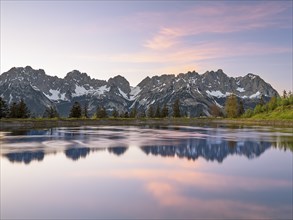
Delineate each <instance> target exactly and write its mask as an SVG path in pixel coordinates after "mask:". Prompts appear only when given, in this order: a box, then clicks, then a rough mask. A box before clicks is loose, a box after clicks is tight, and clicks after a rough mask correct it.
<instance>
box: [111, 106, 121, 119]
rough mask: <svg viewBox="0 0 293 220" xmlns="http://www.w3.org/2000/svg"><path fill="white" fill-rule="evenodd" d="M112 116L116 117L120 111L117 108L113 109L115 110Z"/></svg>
mask: <svg viewBox="0 0 293 220" xmlns="http://www.w3.org/2000/svg"><path fill="white" fill-rule="evenodd" d="M112 116H113V117H114V118H117V117H118V116H119V113H118V111H117V110H116V108H114V110H113V112H112Z"/></svg>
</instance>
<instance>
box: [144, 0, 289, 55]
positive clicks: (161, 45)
mask: <svg viewBox="0 0 293 220" xmlns="http://www.w3.org/2000/svg"><path fill="white" fill-rule="evenodd" d="M289 6H290V5H289ZM286 10H288V4H282V3H279V2H278V3H276V2H260V3H258V4H255V5H254V6H251V5H242V6H239V5H237V4H234V5H231V4H227V3H221V2H220V3H218V4H217V5H216V6H215V5H212V6H211V5H203V6H199V7H195V8H191V9H187V10H185V11H181V12H180V13H176V14H175V13H174V14H172V13H171V14H170V13H166V14H165V16H166V18H164V19H162V17H160V20H159V21H157V24H158V23H159V24H160V22H162V24H160V26H161V27H160V28H159V29H158V30H157V31H156V32H155V33H154V34H153V36H152V37H151V38H150V39H147V40H146V43H145V44H144V46H145V47H147V48H149V49H153V50H161V49H169V48H171V47H172V46H177V45H178V44H180V43H184V42H183V41H184V39H183V38H184V37H188V36H196V35H200V34H206V33H213V34H215V33H217V34H226V33H232V32H241V31H249V30H254V29H260V28H267V27H278V28H284V27H288V28H289V27H291V26H292V24H290V23H288V22H284V20H286V19H287V20H288V17H286V16H287V15H286V14H285V15H284V16H283V17H282V16H281V17H280V18H279V19H278V20H277V19H275V16H276V15H277V14H281V13H282V12H284V11H286ZM168 17H170V18H172V17H176V20H175V21H174V19H170V21H172V22H169V20H168V19H167V18H168Z"/></svg>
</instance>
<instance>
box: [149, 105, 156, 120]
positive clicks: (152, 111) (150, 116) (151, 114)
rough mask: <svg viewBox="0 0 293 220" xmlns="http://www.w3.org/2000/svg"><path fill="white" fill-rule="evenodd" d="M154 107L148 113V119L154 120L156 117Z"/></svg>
mask: <svg viewBox="0 0 293 220" xmlns="http://www.w3.org/2000/svg"><path fill="white" fill-rule="evenodd" d="M154 115H155V114H154V107H153V106H152V105H151V106H150V107H149V109H148V111H147V116H148V118H153V117H154Z"/></svg>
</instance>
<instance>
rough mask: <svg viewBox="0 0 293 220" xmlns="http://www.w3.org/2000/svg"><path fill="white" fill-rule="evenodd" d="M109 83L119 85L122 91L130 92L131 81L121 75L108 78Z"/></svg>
mask: <svg viewBox="0 0 293 220" xmlns="http://www.w3.org/2000/svg"><path fill="white" fill-rule="evenodd" d="M108 83H109V84H110V85H114V86H117V87H118V88H119V89H121V91H123V92H124V93H126V94H128V93H130V91H131V89H130V84H129V82H128V81H127V80H126V79H125V78H124V77H123V76H121V75H118V76H115V77H113V78H110V79H109V80H108Z"/></svg>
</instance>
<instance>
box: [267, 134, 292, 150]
mask: <svg viewBox="0 0 293 220" xmlns="http://www.w3.org/2000/svg"><path fill="white" fill-rule="evenodd" d="M272 146H273V147H275V148H278V149H280V150H284V151H287V150H289V151H291V152H293V136H291V137H286V136H285V137H284V136H281V137H279V139H277V141H276V142H274V143H273V144H272Z"/></svg>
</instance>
